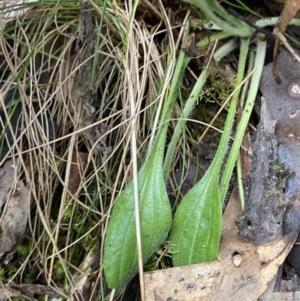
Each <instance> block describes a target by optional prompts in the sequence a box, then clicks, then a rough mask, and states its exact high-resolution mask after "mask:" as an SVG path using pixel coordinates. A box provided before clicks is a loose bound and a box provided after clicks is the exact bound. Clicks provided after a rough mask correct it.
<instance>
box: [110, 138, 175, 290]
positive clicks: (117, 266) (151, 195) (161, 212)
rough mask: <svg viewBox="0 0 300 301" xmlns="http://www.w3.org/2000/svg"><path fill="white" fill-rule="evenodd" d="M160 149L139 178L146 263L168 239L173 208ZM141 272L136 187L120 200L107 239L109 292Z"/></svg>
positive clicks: (119, 198)
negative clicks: (137, 246) (136, 216)
mask: <svg viewBox="0 0 300 301" xmlns="http://www.w3.org/2000/svg"><path fill="white" fill-rule="evenodd" d="M156 151H158V152H161V150H158V145H157V143H156V147H154V148H153V151H152V152H151V154H153V155H150V157H149V158H148V160H147V161H146V163H145V164H144V165H143V167H142V169H141V170H140V172H139V174H138V182H139V195H140V220H141V237H142V250H143V261H144V263H145V262H146V261H147V260H148V259H149V258H150V257H151V255H152V254H153V253H154V252H155V251H156V250H157V249H158V248H159V246H160V245H161V244H162V243H163V242H164V241H165V239H166V238H167V235H168V232H169V230H170V227H171V221H172V216H171V207H170V203H169V198H168V195H167V192H166V188H165V183H164V180H163V174H162V158H161V156H158V157H159V158H158V157H157V156H154V155H155V153H156ZM137 271H138V262H137V248H136V232H135V216H134V199H133V184H132V183H130V184H129V185H128V186H127V187H126V189H125V190H124V191H123V192H122V193H121V194H120V196H119V197H118V199H117V201H116V204H115V206H114V209H113V212H112V215H111V218H110V221H109V224H108V228H107V234H106V239H105V249H104V272H105V278H106V281H107V283H108V286H109V287H110V288H118V289H120V288H122V287H124V286H125V285H126V284H127V283H128V282H129V281H130V280H131V279H132V277H133V276H134V275H135V274H136V273H137Z"/></svg>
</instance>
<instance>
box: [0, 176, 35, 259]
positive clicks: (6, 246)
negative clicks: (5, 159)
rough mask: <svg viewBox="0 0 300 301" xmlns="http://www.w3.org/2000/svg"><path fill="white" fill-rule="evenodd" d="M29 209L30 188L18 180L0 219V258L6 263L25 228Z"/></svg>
mask: <svg viewBox="0 0 300 301" xmlns="http://www.w3.org/2000/svg"><path fill="white" fill-rule="evenodd" d="M29 210H30V189H29V188H28V187H25V185H24V183H23V182H22V181H21V180H20V181H19V182H18V185H17V190H16V192H15V193H14V195H13V196H11V197H10V198H9V199H8V200H7V201H6V204H5V207H4V210H3V213H2V216H1V219H0V229H1V231H0V259H1V260H2V261H3V263H4V264H7V263H8V262H9V260H10V259H11V257H12V254H13V251H12V249H13V248H14V246H15V244H16V243H17V242H18V240H19V239H20V238H21V236H22V235H23V234H24V232H25V230H26V225H27V221H28V216H29Z"/></svg>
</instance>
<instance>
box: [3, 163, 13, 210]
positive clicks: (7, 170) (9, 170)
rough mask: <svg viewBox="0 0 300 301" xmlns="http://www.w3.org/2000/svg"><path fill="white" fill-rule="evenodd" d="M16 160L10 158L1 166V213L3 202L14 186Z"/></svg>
mask: <svg viewBox="0 0 300 301" xmlns="http://www.w3.org/2000/svg"><path fill="white" fill-rule="evenodd" d="M13 166H14V162H13V160H8V161H6V162H5V164H4V165H3V166H2V167H1V168H0V213H1V209H2V206H3V202H4V200H5V198H6V196H7V194H8V192H9V191H10V190H11V188H12V183H13V182H14V174H15V171H14V167H13Z"/></svg>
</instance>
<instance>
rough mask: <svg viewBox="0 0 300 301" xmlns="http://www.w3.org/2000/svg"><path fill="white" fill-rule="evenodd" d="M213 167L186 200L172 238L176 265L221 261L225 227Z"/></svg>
mask: <svg viewBox="0 0 300 301" xmlns="http://www.w3.org/2000/svg"><path fill="white" fill-rule="evenodd" d="M215 167H216V166H215V164H212V165H211V167H210V168H209V170H208V171H207V172H206V173H205V175H204V177H203V178H202V179H201V181H200V182H198V183H197V184H196V185H195V186H194V187H193V188H191V189H190V190H189V192H188V193H187V194H186V195H185V197H184V198H183V199H182V201H181V203H180V206H179V207H178V209H177V211H176V214H175V217H174V221H173V225H172V229H171V235H170V241H171V244H172V245H173V247H174V253H173V255H172V260H173V264H174V266H183V265H189V264H195V263H200V262H206V261H211V260H215V259H217V256H218V250H219V241H220V236H221V227H222V224H221V223H222V205H221V199H220V194H219V187H218V175H216V172H215V170H214V168H215Z"/></svg>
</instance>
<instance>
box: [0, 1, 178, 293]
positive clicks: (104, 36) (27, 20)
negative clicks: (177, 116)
mask: <svg viewBox="0 0 300 301" xmlns="http://www.w3.org/2000/svg"><path fill="white" fill-rule="evenodd" d="M90 3H91V4H92V7H89V8H86V10H85V11H90V12H91V13H92V14H91V24H92V26H93V31H92V32H90V33H88V32H87V31H86V26H87V25H86V24H84V23H80V22H81V20H82V19H81V18H82V17H81V15H80V9H81V8H80V7H79V6H77V5H76V4H75V3H73V2H70V3H69V2H68V3H67V2H66V3H63V2H62V3H60V2H56V1H55V3H54V2H51V1H49V3H47V4H48V6H42V5H40V4H38V5H36V6H32V9H31V10H30V11H29V12H28V13H27V14H25V15H24V16H22V17H20V19H14V20H12V21H10V22H7V23H6V28H5V31H4V32H2V33H1V35H2V36H1V39H0V47H1V49H0V50H1V55H3V58H2V57H1V59H3V61H5V65H4V69H3V68H2V67H1V68H2V69H1V80H5V81H6V82H7V83H9V85H11V84H12V83H16V86H17V89H18V91H19V94H20V97H19V99H16V101H17V102H16V103H18V101H19V106H20V107H19V108H20V110H19V112H18V115H17V118H18V119H20V120H21V128H20V132H18V133H14V135H13V137H12V143H11V144H10V146H9V151H8V152H7V153H6V156H4V157H3V158H1V160H2V161H1V164H2V163H3V162H4V161H5V160H6V158H7V157H11V156H17V157H19V158H20V160H19V163H18V165H17V169H16V171H15V177H16V178H17V179H19V178H21V179H23V180H24V181H26V183H27V184H28V185H29V187H30V191H31V206H30V210H31V219H30V223H29V225H28V226H29V227H28V229H27V232H26V233H25V235H24V237H23V239H22V240H21V241H20V242H19V245H18V246H17V256H16V257H15V258H14V259H13V260H12V261H11V262H10V263H9V264H8V266H7V268H8V269H11V272H10V274H9V280H14V281H16V282H21V283H22V281H23V278H22V275H26V279H27V280H26V281H30V282H31V283H35V282H42V283H44V284H46V285H49V286H51V287H52V288H53V289H54V290H55V291H56V292H58V294H59V295H60V296H62V297H66V298H67V296H68V295H69V297H70V296H71V297H70V298H71V299H72V298H74V299H75V298H77V297H79V296H80V295H81V296H87V295H88V296H89V297H88V298H90V299H93V298H94V297H95V296H101V297H100V299H104V298H105V297H106V296H107V294H108V291H107V289H106V288H105V281H104V279H103V270H102V268H101V267H102V265H103V262H102V254H103V238H104V237H105V233H106V223H107V217H108V215H109V214H110V211H111V209H112V207H113V205H114V202H115V199H116V197H117V196H118V194H119V192H120V191H121V190H122V189H123V188H124V186H125V185H126V184H127V183H128V182H129V181H130V180H131V178H132V172H131V169H132V161H131V159H130V150H132V146H130V137H131V135H132V130H131V125H132V120H133V119H132V117H134V118H136V124H135V129H136V137H137V142H136V144H137V148H138V149H139V151H137V152H136V154H137V163H138V166H140V165H141V163H142V162H143V158H144V157H145V155H146V152H147V147H148V141H149V140H148V138H149V134H150V133H151V132H152V130H153V123H154V119H155V117H154V116H155V115H156V114H159V113H160V112H157V101H158V100H159V99H160V97H159V93H158V83H159V82H160V81H161V80H162V79H163V77H164V69H165V62H166V61H167V47H168V44H167V43H165V42H162V43H161V45H160V47H157V44H156V42H155V40H156V39H157V38H158V37H159V38H161V37H162V36H164V35H165V33H166V30H165V29H164V27H162V25H161V24H158V25H157V26H156V27H153V28H152V31H151V32H150V31H149V29H148V25H147V24H146V23H145V22H137V21H135V20H134V21H133V23H132V25H131V27H130V30H131V32H132V37H133V39H131V40H129V42H130V49H129V48H128V50H130V64H128V63H127V67H128V68H130V70H129V73H128V72H127V74H126V64H124V62H125V61H124V53H122V50H121V49H122V47H123V45H122V43H123V41H125V40H126V35H125V32H126V30H125V29H126V28H127V27H128V20H129V16H130V14H131V12H130V10H129V9H128V8H126V7H118V10H114V8H113V5H111V4H108V5H107V7H106V8H105V11H106V14H105V18H106V19H105V22H104V23H103V25H102V27H100V24H99V23H98V21H99V20H98V19H97V18H98V17H97V18H95V15H94V14H93V13H94V12H96V13H97V11H98V10H97V6H96V4H95V3H94V2H93V3H92V2H90ZM100 9H101V11H103V9H104V7H100ZM79 23H80V24H81V25H82V24H83V27H78V24H79ZM111 24H113V26H114V28H116V27H117V32H118V34H117V35H115V36H114V35H111V34H109V32H110V30H111V29H112V27H111ZM82 30H83V31H82ZM96 31H97V32H98V35H95V36H94V37H93V39H94V40H93V42H92V43H94V45H95V43H96V42H97V43H98V42H99V44H98V48H97V49H96V50H97V51H96V52H95V51H94V49H95V48H92V49H93V51H92V52H88V42H87V40H86V38H87V35H91V34H93V35H94V33H95V32H96ZM168 31H169V33H171V32H172V31H171V29H168ZM82 33H83V34H82ZM98 37H99V40H97V39H98ZM115 37H117V41H116V40H115ZM78 41H79V44H78ZM118 49H120V50H118ZM131 51H132V52H131ZM94 57H97V61H96V64H95V65H94V63H92V62H93V59H94ZM87 66H89V68H91V69H93V70H96V81H95V86H94V87H92V89H91V87H90V86H89V85H87V86H86V87H84V89H86V90H85V91H84V92H88V93H89V95H88V96H86V94H84V93H82V92H83V90H84V89H83V85H82V80H81V82H80V75H81V74H82V70H84V68H86V67H87ZM91 69H89V70H90V71H88V73H87V74H90V72H91ZM127 71H128V70H127ZM86 82H87V84H89V77H87V78H86ZM9 85H8V86H6V87H2V88H1V93H3V94H2V95H7V91H8V89H9V87H10V86H9ZM129 87H131V88H132V94H131V96H130V97H129V94H128V91H129ZM130 100H133V101H134V103H135V106H136V110H135V114H134V116H131V117H130V114H129V108H130ZM1 104H2V108H3V107H5V106H7V104H6V103H5V98H3V99H2V100H1ZM9 108H10V107H7V110H6V112H7V114H6V117H5V120H4V123H3V125H2V127H3V126H4V124H5V122H6V123H8V125H7V126H8V127H10V128H11V129H12V130H11V132H12V133H13V132H14V130H13V125H14V120H13V119H12V118H10V117H11V116H10V114H11V112H10V110H9ZM88 109H90V111H89V113H88ZM15 114H16V113H15ZM12 116H13V115H12ZM53 141H55V142H54V143H53ZM81 151H84V152H86V153H88V155H89V156H88V161H87V166H84V165H83V166H82V168H80V177H79V178H77V180H79V181H78V182H77V183H76V189H74V190H73V189H72V191H70V186H69V181H70V177H71V176H72V175H73V174H72V167H73V163H74V162H73V161H74V160H72V156H76V154H77V156H78V155H79V154H80V152H81ZM20 258H22V260H21V261H18V260H19V259H20ZM19 262H23V263H22V264H20V263H19ZM12 266H13V267H14V268H12ZM5 271H6V268H4V273H6V272H5ZM0 274H1V269H0ZM1 275H2V274H1ZM1 277H2V276H1ZM0 281H1V282H3V283H5V282H6V281H8V278H6V277H2V278H1V280H0ZM86 287H89V290H88V292H87V291H86Z"/></svg>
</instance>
